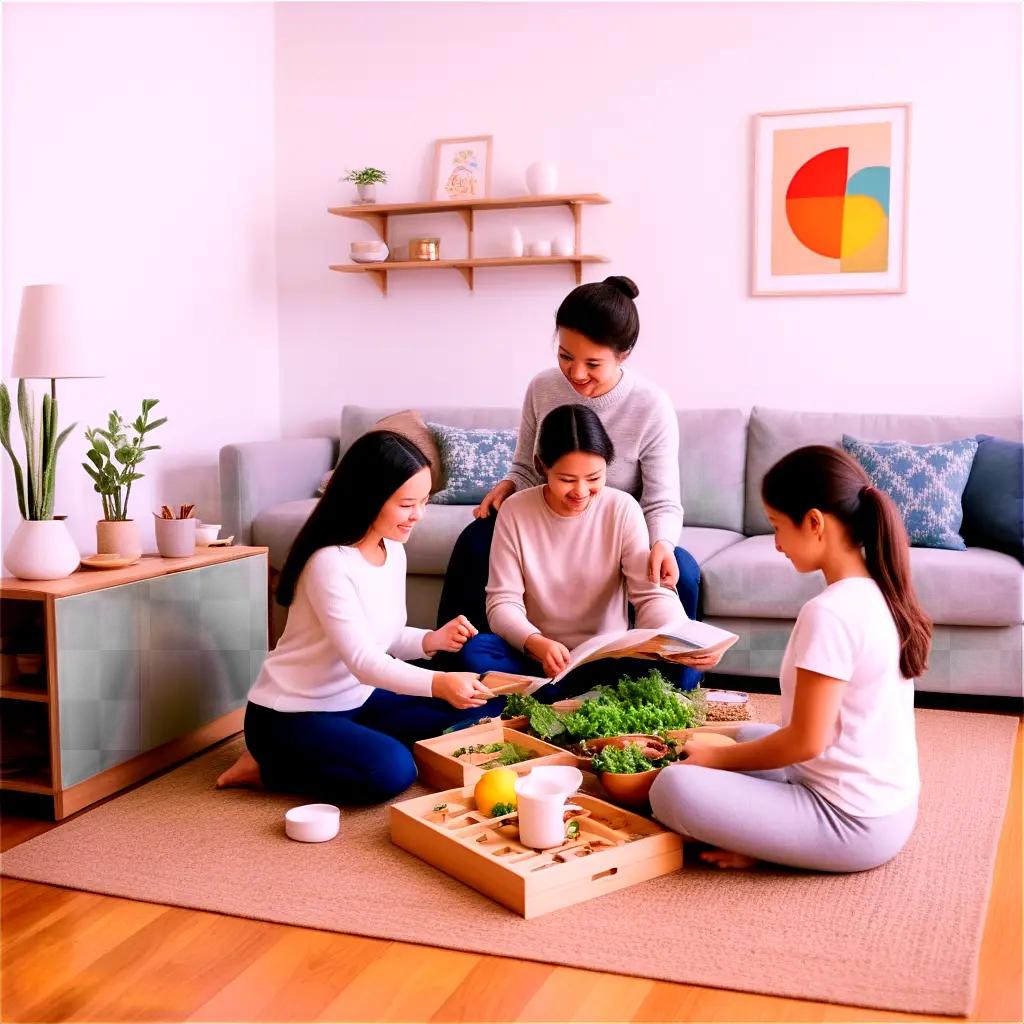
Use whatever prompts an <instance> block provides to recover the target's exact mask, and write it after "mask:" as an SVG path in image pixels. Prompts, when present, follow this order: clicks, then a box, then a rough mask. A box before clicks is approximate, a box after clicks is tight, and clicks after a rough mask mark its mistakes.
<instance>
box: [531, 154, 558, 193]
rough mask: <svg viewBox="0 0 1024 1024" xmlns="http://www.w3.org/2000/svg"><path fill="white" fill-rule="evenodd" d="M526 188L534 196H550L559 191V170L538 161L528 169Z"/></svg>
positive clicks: (544, 161)
mask: <svg viewBox="0 0 1024 1024" xmlns="http://www.w3.org/2000/svg"><path fill="white" fill-rule="evenodd" d="M526 188H527V189H528V190H529V192H530V193H531V194H532V195H535V196H548V195H551V194H552V193H554V192H557V191H558V168H557V167H556V166H555V165H554V164H552V163H548V161H546V160H538V161H537V162H536V163H533V164H530V166H529V167H527V168H526Z"/></svg>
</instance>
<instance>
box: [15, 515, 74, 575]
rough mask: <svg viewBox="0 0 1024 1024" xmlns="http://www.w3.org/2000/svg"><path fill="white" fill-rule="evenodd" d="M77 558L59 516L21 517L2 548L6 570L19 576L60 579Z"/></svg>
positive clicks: (67, 573)
mask: <svg viewBox="0 0 1024 1024" xmlns="http://www.w3.org/2000/svg"><path fill="white" fill-rule="evenodd" d="M81 560H82V558H81V555H80V554H79V552H78V548H76V547H75V542H74V541H73V540H72V539H71V534H70V533H68V528H67V526H66V525H65V524H64V520H63V519H38V520H34V519H23V520H22V521H21V524H20V525H19V526H18V528H17V529H16V530H15V531H14V536H13V537H11V542H10V544H8V545H7V550H6V551H5V552H4V565H5V566H6V567H7V570H8V572H10V573H11V574H12V575H14V576H17V577H18V578H19V579H22V580H61V579H63V578H64V577H65V576H70V575H71V574H72V573H73V572H74V571H75V570H76V569H77V568H78V563H79V562H80V561H81Z"/></svg>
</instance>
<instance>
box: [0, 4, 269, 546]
mask: <svg viewBox="0 0 1024 1024" xmlns="http://www.w3.org/2000/svg"><path fill="white" fill-rule="evenodd" d="M3 27H4V54H3V55H4V69H3V76H4V77H3V85H4V98H3V101H4V106H3V131H4V139H3V141H4V148H3V176H4V180H3V249H4V267H3V342H4V353H3V370H4V375H5V377H6V376H7V371H8V369H9V366H10V356H11V346H12V345H13V342H14V336H15V331H16V327H17V318H18V303H19V300H20V295H21V288H22V286H23V285H25V284H30V283H42V282H48V281H60V282H64V283H67V284H69V285H73V286H76V287H77V288H78V289H79V291H80V293H81V294H82V296H83V298H84V307H85V308H84V309H83V313H84V319H85V321H86V327H87V330H88V331H89V333H90V337H91V338H92V340H93V342H94V343H95V344H96V345H97V346H102V348H103V350H104V354H103V361H104V362H105V365H106V367H107V376H106V378H104V379H102V380H77V381H72V380H69V381H64V382H62V383H61V384H59V385H58V391H59V396H60V407H61V408H60V415H61V422H62V424H63V425H67V424H70V423H72V422H73V421H75V420H77V421H78V424H79V425H78V428H77V429H76V430H75V431H74V433H73V434H72V435H71V436H70V437H69V438H68V440H67V442H66V444H65V446H64V448H63V449H62V451H61V455H60V461H59V463H58V476H57V501H56V511H57V512H58V513H60V512H65V513H69V514H70V519H69V526H70V528H71V531H72V533H73V535H74V537H75V540H76V541H77V542H78V545H79V548H80V549H81V550H82V551H83V552H92V551H95V550H96V541H95V529H94V523H95V521H96V520H97V519H98V518H100V516H101V514H102V513H101V507H100V501H99V495H97V494H95V493H94V492H93V490H92V483H91V481H90V480H89V479H88V477H87V476H86V474H85V472H84V471H83V470H82V468H81V466H80V463H81V462H82V459H83V456H84V453H85V448H86V442H85V439H84V437H83V432H84V429H85V426H86V424H89V425H91V426H97V425H102V424H103V422H104V421H105V419H106V415H107V413H108V412H109V411H110V410H111V409H112V408H117V409H118V410H120V411H121V412H122V413H123V414H128V413H130V414H131V418H134V416H135V415H136V414H137V413H138V410H139V407H140V405H141V401H142V399H143V397H155V398H159V399H160V400H161V402H160V405H159V406H157V409H156V411H155V413H154V415H156V413H163V414H164V415H166V416H168V417H169V422H168V423H167V425H166V426H164V427H162V428H161V429H160V430H159V431H158V432H157V433H155V434H154V435H153V441H154V443H157V444H162V445H163V450H162V451H159V452H153V453H151V456H150V459H149V460H148V461H147V462H146V463H145V465H144V466H143V471H144V472H145V473H146V479H144V480H141V481H139V482H138V483H136V485H135V488H134V489H133V492H132V498H131V505H130V506H129V510H130V512H131V513H132V514H133V518H136V519H137V520H138V521H139V523H140V525H141V527H142V536H143V540H144V545H148V546H149V547H150V548H152V546H153V530H152V521H151V520H152V517H151V515H150V512H151V510H152V509H153V508H155V507H158V506H159V505H160V504H161V503H163V502H172V503H178V502H183V501H195V502H197V503H198V506H199V512H200V514H201V515H202V516H203V517H204V518H206V519H207V520H209V521H217V517H218V516H219V514H220V513H219V493H218V474H217V455H218V451H219V449H220V446H221V445H222V444H224V443H226V442H228V441H233V440H238V439H239V438H254V439H255V438H260V437H272V436H277V434H278V433H279V408H278V379H277V310H276V291H275V274H276V270H275V254H274V229H273V217H274V205H273V203H274V147H273V132H272V124H273V107H274V65H273V59H274V52H273V47H274V42H273V34H274V11H273V8H272V7H271V6H269V5H264V4H244V5H234V4H210V5H193V4H166V5H163V4H130V5H124V4H109V5H92V4H87V5H77V4H76V5H63V4H61V5H45V4H44V5H35V4H32V5H29V4H10V3H7V4H4V7H3ZM39 385H43V387H45V386H46V383H45V382H41V381H40V382H36V386H37V393H39V394H41V391H42V388H40V387H39ZM14 427H15V431H16V432H17V433H18V435H19V436H20V431H19V430H18V427H17V424H15V425H14ZM0 459H2V467H0V480H2V481H3V492H4V495H3V538H4V540H6V539H7V538H8V537H9V536H10V533H11V532H12V531H13V529H14V527H15V526H16V524H17V521H18V511H17V504H16V502H15V500H14V494H13V487H11V486H10V484H11V481H12V476H11V470H10V466H9V464H8V459H7V456H6V455H2V456H0Z"/></svg>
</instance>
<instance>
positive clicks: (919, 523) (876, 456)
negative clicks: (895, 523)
mask: <svg viewBox="0 0 1024 1024" xmlns="http://www.w3.org/2000/svg"><path fill="white" fill-rule="evenodd" d="M843 450H844V451H845V452H846V453H847V454H848V455H852V456H853V457H854V458H855V459H856V460H857V461H858V462H859V463H860V464H861V466H862V467H863V468H864V470H865V472H866V473H867V474H868V476H869V477H870V478H871V482H872V484H874V485H875V487H877V488H878V489H879V490H881V491H884V492H885V493H886V494H888V495H889V497H890V498H892V500H893V502H894V503H895V505H896V508H897V510H898V512H899V514H900V518H901V519H902V520H903V525H904V526H905V527H906V530H907V537H908V538H909V539H910V543H911V544H913V545H915V546H917V547H922V548H950V549H952V550H953V551H963V550H964V548H965V547H966V546H967V545H966V544H964V539H963V537H961V536H960V524H961V523H962V522H963V518H964V510H963V505H962V504H961V499H962V497H963V493H964V487H965V486H966V484H967V477H968V476H970V473H971V463H973V462H974V455H975V453H976V452H977V450H978V442H977V441H975V440H974V438H973V437H966V438H963V439H961V440H959V441H947V442H945V443H944V444H908V443H907V442H906V441H861V440H859V439H858V438H856V437H850V435H849V434H843Z"/></svg>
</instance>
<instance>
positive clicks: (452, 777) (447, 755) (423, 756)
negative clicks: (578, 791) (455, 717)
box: [412, 718, 576, 789]
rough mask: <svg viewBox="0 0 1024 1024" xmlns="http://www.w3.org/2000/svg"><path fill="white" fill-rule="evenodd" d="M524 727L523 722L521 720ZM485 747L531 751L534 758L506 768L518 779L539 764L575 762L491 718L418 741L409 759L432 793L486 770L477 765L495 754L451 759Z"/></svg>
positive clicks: (467, 782) (557, 749) (463, 782)
mask: <svg viewBox="0 0 1024 1024" xmlns="http://www.w3.org/2000/svg"><path fill="white" fill-rule="evenodd" d="M522 721H523V723H524V724H525V722H526V720H525V719H522ZM488 743H515V744H517V745H518V746H520V747H524V748H525V749H527V750H530V751H533V752H534V753H535V754H536V756H535V757H531V758H530V759H529V760H528V761H520V762H519V763H518V764H511V765H509V766H508V767H509V768H511V769H512V771H514V772H516V774H518V775H524V774H525V773H526V772H528V771H529V770H530V769H531V768H534V767H536V766H537V765H539V764H567V765H575V764H576V758H575V756H574V755H573V754H570V753H569V752H568V751H566V750H562V749H561V748H560V747H556V746H553V745H552V744H550V743H545V742H544V740H540V739H537V737H536V736H531V735H529V733H525V732H518V731H517V730H515V729H510V728H509V725H508V723H507V722H503V721H502V720H501V719H500V718H492V719H491V720H490V721H487V722H483V723H481V724H480V725H474V726H471V727H470V728H468V729H458V730H456V731H455V732H448V733H444V734H442V735H441V736H434V737H433V738H432V739H427V740H420V741H419V742H418V743H417V744H415V746H413V748H412V756H413V758H414V759H415V761H416V767H417V769H418V770H419V775H420V781H422V782H423V783H424V785H427V786H430V787H432V788H433V789H450V788H451V787H452V786H469V785H473V784H475V783H476V781H477V779H479V778H480V776H481V775H483V773H484V772H485V771H487V769H486V768H483V767H481V762H484V761H488V760H493V758H495V757H496V756H497V755H496V754H486V755H484V754H464V755H463V756H462V757H461V758H457V757H455V756H454V753H453V752H454V751H456V750H458V749H459V748H460V747H471V746H477V745H479V744H488Z"/></svg>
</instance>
